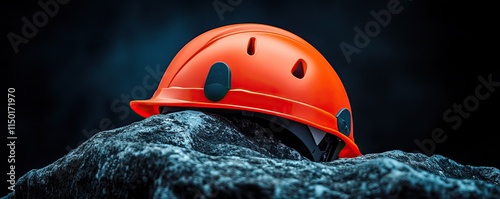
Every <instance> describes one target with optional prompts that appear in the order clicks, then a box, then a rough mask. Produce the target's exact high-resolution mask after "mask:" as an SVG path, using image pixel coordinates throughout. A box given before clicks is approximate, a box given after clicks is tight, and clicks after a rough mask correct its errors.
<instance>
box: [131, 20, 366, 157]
mask: <svg viewBox="0 0 500 199" xmlns="http://www.w3.org/2000/svg"><path fill="white" fill-rule="evenodd" d="M216 63H224V64H225V65H227V66H228V68H229V71H230V77H229V81H230V82H229V83H230V87H229V89H228V91H227V93H225V95H224V96H223V97H222V98H221V99H220V100H217V101H213V100H210V99H208V98H207V96H206V95H205V92H204V87H205V83H206V80H207V74H208V73H209V72H210V69H211V67H212V65H214V64H216ZM297 70H299V71H298V73H297ZM130 106H131V108H132V109H133V110H134V111H135V112H136V113H137V114H139V115H141V116H143V117H149V116H151V115H155V114H159V113H160V107H164V106H167V107H169V106H171V107H196V108H213V109H231V110H242V111H250V112H257V113H263V114H268V115H273V116H277V117H283V118H286V119H290V120H294V121H296V122H300V123H303V124H306V125H309V126H312V127H315V128H317V129H320V130H322V131H325V132H327V133H331V134H333V135H335V136H337V137H338V138H340V139H341V140H342V141H344V142H345V143H346V146H345V147H344V148H343V149H342V151H341V152H340V154H339V157H340V158H345V157H355V156H359V155H361V153H360V151H359V149H358V147H357V145H356V144H355V142H354V133H353V124H352V122H351V123H350V129H351V130H350V133H348V135H347V136H346V135H345V134H343V133H342V132H340V131H339V129H338V126H337V117H336V114H337V113H339V112H340V111H341V110H342V109H347V110H349V112H351V113H352V111H351V106H350V103H349V99H348V96H347V93H346V91H345V89H344V86H343V84H342V81H341V80H340V78H339V77H338V75H337V73H336V72H335V71H334V69H333V68H332V66H331V65H330V64H329V63H328V61H327V60H326V59H325V58H324V57H323V56H322V55H321V53H320V52H318V51H317V50H316V49H315V48H314V47H313V46H311V45H310V44H309V43H308V42H306V41H305V40H303V39H302V38H300V37H298V36H297V35H295V34H293V33H290V32H288V31H286V30H283V29H280V28H277V27H273V26H269V25H263V24H234V25H227V26H223V27H219V28H215V29H212V30H210V31H207V32H205V33H203V34H201V35H199V36H198V37H196V38H194V39H193V40H191V41H190V42H189V43H188V44H186V45H185V46H184V47H183V48H182V49H181V50H180V51H179V52H178V53H177V55H176V56H175V57H174V58H173V60H172V61H171V63H170V65H169V66H168V68H167V70H166V71H165V74H164V76H163V78H162V79H161V81H160V83H159V85H158V89H157V90H156V92H155V93H154V95H153V96H152V97H151V99H148V100H133V101H131V102H130ZM350 119H351V121H352V115H351V118H350Z"/></svg>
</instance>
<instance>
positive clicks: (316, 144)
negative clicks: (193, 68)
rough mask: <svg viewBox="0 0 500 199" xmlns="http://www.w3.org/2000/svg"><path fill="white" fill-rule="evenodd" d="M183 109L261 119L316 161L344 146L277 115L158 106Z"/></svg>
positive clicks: (332, 156) (332, 157)
mask: <svg viewBox="0 0 500 199" xmlns="http://www.w3.org/2000/svg"><path fill="white" fill-rule="evenodd" d="M184 110H196V111H202V112H211V113H218V114H238V115H241V116H243V117H247V118H249V119H252V118H253V119H261V121H266V122H260V124H261V125H262V126H263V127H264V128H268V129H270V130H271V131H272V132H273V133H274V134H275V135H277V137H279V138H280V140H281V141H282V142H283V143H284V144H285V145H288V146H289V147H292V148H294V149H295V150H297V151H298V152H299V153H300V154H301V155H303V156H305V157H307V158H308V159H310V160H312V161H316V162H329V161H332V160H336V159H338V156H339V153H340V151H341V150H342V149H343V148H344V146H345V142H343V141H342V140H340V139H339V138H337V137H336V136H334V135H332V134H330V133H326V132H324V131H321V130H319V129H316V128H314V127H311V126H308V125H305V124H302V123H299V122H295V121H293V120H288V119H285V118H281V117H277V116H271V115H267V114H262V113H255V112H248V111H238V110H220V109H209V108H192V107H190V108H185V107H160V112H161V113H162V114H166V113H172V112H178V111H184ZM284 129H286V131H288V132H291V133H292V134H293V135H295V137H292V136H289V134H288V133H287V132H286V131H285V130H284ZM297 140H299V141H297Z"/></svg>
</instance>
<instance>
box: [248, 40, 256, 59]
mask: <svg viewBox="0 0 500 199" xmlns="http://www.w3.org/2000/svg"><path fill="white" fill-rule="evenodd" d="M247 54H248V55H253V54H255V37H252V38H250V40H248V45H247Z"/></svg>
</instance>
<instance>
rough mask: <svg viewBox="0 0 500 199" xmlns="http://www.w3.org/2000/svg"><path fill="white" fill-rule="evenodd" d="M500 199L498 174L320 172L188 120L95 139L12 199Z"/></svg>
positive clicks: (388, 165)
mask: <svg viewBox="0 0 500 199" xmlns="http://www.w3.org/2000/svg"><path fill="white" fill-rule="evenodd" d="M74 197H77V198H109V197H113V198H373V197H380V198H402V197H404V198H500V170H499V169H497V168H493V167H475V166H467V165H461V164H458V163H456V162H454V161H453V160H450V159H448V158H446V157H443V156H440V155H434V156H432V157H428V156H425V155H423V154H414V153H406V152H402V151H388V152H385V153H379V154H366V155H364V156H361V157H358V158H351V159H340V160H335V161H333V162H328V163H315V162H311V161H309V160H307V159H304V158H302V157H301V156H300V155H299V154H298V153H297V152H295V151H294V150H293V149H290V148H288V147H287V146H284V145H283V144H280V143H279V141H276V140H275V139H274V138H273V136H272V135H270V134H268V133H266V131H265V130H263V128H262V127H260V126H258V125H257V124H255V123H252V122H250V121H247V120H241V119H240V120H238V119H234V118H233V119H228V118H223V117H220V116H216V115H208V114H204V113H201V112H194V111H184V112H177V113H171V114H168V115H157V116H153V117H150V118H147V119H144V120H142V121H139V122H136V123H132V124H130V125H128V126H124V127H121V128H117V129H114V130H109V131H104V132H100V133H98V134H96V135H95V136H93V137H92V138H91V139H89V140H87V141H86V142H85V143H83V144H82V145H80V146H79V147H78V148H76V149H74V150H73V151H71V152H70V153H68V154H67V155H66V156H64V157H62V158H60V159H59V160H57V161H55V162H54V163H52V164H50V165H48V166H46V167H44V168H41V169H35V170H31V171H30V172H28V173H26V174H25V175H24V176H22V177H21V178H20V179H19V180H18V182H17V186H16V191H15V192H13V193H11V194H9V195H7V196H4V198H74Z"/></svg>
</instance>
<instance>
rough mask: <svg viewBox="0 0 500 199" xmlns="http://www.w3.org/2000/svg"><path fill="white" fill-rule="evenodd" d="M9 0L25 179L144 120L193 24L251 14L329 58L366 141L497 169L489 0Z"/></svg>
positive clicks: (8, 32) (11, 75) (193, 32)
mask: <svg viewBox="0 0 500 199" xmlns="http://www.w3.org/2000/svg"><path fill="white" fill-rule="evenodd" d="M41 2H49V3H50V2H52V3H54V2H57V1H54V0H42V1H41ZM397 2H399V3H400V4H399V5H397ZM9 3H10V4H4V5H2V15H3V16H2V21H3V23H2V24H3V26H2V28H4V29H3V32H2V34H3V35H4V39H2V44H1V46H2V62H1V63H2V68H3V69H4V76H3V77H4V79H6V80H5V81H8V83H7V87H14V88H15V89H16V92H15V94H16V105H15V108H16V135H17V140H16V149H15V153H16V154H15V155H16V164H15V166H16V176H17V177H20V176H21V175H23V174H24V173H26V172H27V171H29V170H31V169H38V168H41V167H44V166H46V165H48V164H50V163H51V162H53V161H55V160H57V159H58V158H60V157H62V156H64V155H65V154H66V153H67V152H68V149H71V148H75V147H76V146H78V144H79V143H81V142H82V141H84V140H86V139H87V138H88V136H89V135H92V134H93V133H95V132H97V129H109V128H112V127H120V126H123V125H127V124H130V123H131V122H134V121H138V120H140V119H141V118H140V117H139V116H137V115H136V114H135V113H133V112H132V111H131V110H130V109H129V107H128V101H129V100H130V99H139V98H140V99H146V98H149V97H150V96H151V95H152V93H153V92H154V89H155V88H151V87H150V86H149V84H148V85H145V84H143V79H144V78H145V77H148V76H149V78H150V80H148V81H150V82H154V81H155V80H156V78H158V77H159V74H161V73H162V72H163V71H164V70H165V68H166V67H167V66H168V64H169V62H170V60H171V59H172V58H173V56H175V53H176V52H177V51H178V50H179V49H180V48H181V47H182V46H183V45H184V44H185V43H187V42H188V41H189V40H191V39H192V38H194V37H195V36H197V35H199V34H201V33H203V32H205V31H207V30H209V29H212V28H215V27H218V26H222V25H226V24H232V23H242V22H256V23H264V24H270V25H274V26H278V27H281V28H284V29H287V30H289V31H291V32H293V33H295V34H297V35H299V36H300V37H302V38H304V39H305V40H307V41H308V42H310V43H311V44H312V45H313V46H315V47H316V48H317V49H318V50H319V51H320V52H321V53H322V54H323V55H324V56H325V57H326V59H328V60H329V62H330V63H331V64H332V66H333V67H334V69H335V70H336V71H337V73H338V74H339V76H340V77H341V79H342V80H343V82H344V84H345V87H346V89H347V92H348V94H349V97H350V100H351V105H352V109H353V117H354V131H355V136H356V137H355V138H356V141H357V142H358V144H359V146H360V149H361V150H362V152H363V153H365V154H366V153H377V152H383V151H387V150H394V149H398V150H403V151H415V150H422V148H421V147H419V145H418V144H416V141H417V143H423V144H422V145H423V146H424V147H426V148H427V149H426V150H427V153H428V154H440V155H444V156H446V157H449V158H451V159H453V160H455V161H457V162H459V163H463V164H470V165H478V166H495V167H497V168H498V167H500V162H499V160H498V154H497V152H498V149H499V148H498V147H497V146H498V139H494V137H495V135H494V134H498V133H500V128H499V127H498V123H499V116H498V113H499V111H500V108H499V103H498V102H499V100H500V97H499V95H500V91H498V90H500V87H496V88H495V87H492V88H490V90H488V89H487V88H482V89H481V90H479V95H478V94H476V88H477V86H479V85H482V84H481V81H480V80H479V79H478V77H483V78H484V79H485V80H486V81H487V80H488V75H491V78H492V79H493V81H497V82H500V72H499V70H498V64H497V63H496V62H495V61H496V60H495V54H494V53H496V51H498V50H497V49H498V47H497V46H495V45H493V42H495V41H494V40H495V38H496V36H495V34H493V28H494V26H495V23H492V22H490V21H491V20H490V19H492V18H489V16H488V12H486V9H485V8H487V7H489V6H488V5H484V4H472V3H469V4H464V3H457V2H455V3H446V2H435V1H434V2H431V1H420V0H414V1H409V0H401V1H392V0H380V1H376V2H375V1H371V2H369V3H366V2H361V1H326V0H325V1H318V2H316V3H311V2H307V1H296V2H295V1H273V2H268V1H249V0H240V1H238V0H216V1H208V0H207V1H172V2H166V1H165V2H160V1H145V2H141V3H139V2H137V1H130V0H124V1H118V0H115V1H112V0H111V1H105V2H100V1H92V2H85V1H69V2H67V1H66V2H65V1H62V0H61V1H59V2H58V4H57V5H58V6H57V7H58V8H57V9H55V8H56V7H55V6H54V5H52V4H51V5H49V4H46V5H49V6H48V8H49V9H50V10H49V11H48V12H49V13H47V11H45V14H44V13H40V12H39V11H42V10H43V8H42V7H46V6H42V7H41V6H40V5H39V4H38V3H37V2H36V1H22V2H13V1H9ZM63 3H66V4H64V5H63ZM214 4H216V6H214ZM388 4H389V7H391V8H392V7H395V8H394V9H392V11H393V14H391V19H390V22H388V23H387V24H383V25H384V26H381V25H380V24H378V25H377V26H378V27H379V29H376V28H374V27H372V29H370V31H372V33H371V36H372V37H370V36H369V39H370V42H369V43H367V41H362V40H359V42H361V43H358V46H356V44H355V43H354V39H355V38H357V37H356V34H358V33H356V31H355V30H354V29H355V27H359V28H360V29H361V30H362V31H364V32H365V26H366V25H367V24H369V25H374V23H376V22H375V21H376V19H375V18H374V16H373V15H372V14H371V11H374V12H375V13H386V12H385V11H382V10H387V9H388ZM216 7H217V8H216ZM217 9H220V10H219V11H217ZM224 9H225V10H224ZM51 11H52V12H51ZM34 15H35V16H36V20H37V21H36V24H33V26H34V27H37V28H36V29H37V31H36V32H33V30H29V28H28V29H26V30H25V31H24V32H23V26H28V25H25V24H26V23H35V22H33V16H34ZM44 16H46V18H44ZM23 17H26V19H27V21H28V22H26V20H24V21H23ZM44 20H45V21H44ZM382 20H387V18H383V17H382ZM372 21H374V22H372ZM37 25H38V26H37ZM14 34H15V35H18V36H14ZM21 37H22V38H24V39H26V40H24V41H23V39H22V38H21ZM9 38H11V39H13V41H14V43H15V44H14V45H13V44H12V43H11V42H10V40H9ZM16 42H17V44H16ZM21 42H27V43H21ZM342 42H345V43H347V44H349V45H352V46H354V47H357V49H358V50H359V51H358V53H353V54H352V55H350V59H351V60H350V62H348V61H347V60H346V57H345V56H344V55H343V52H342V50H341V47H340V44H341V43H342ZM13 46H17V47H18V52H17V53H16V52H15V50H14V47H13ZM351 50H352V49H351ZM151 79H152V80H151ZM5 81H4V82H5ZM4 92H6V91H4ZM487 93H490V94H487ZM483 95H489V96H488V97H487V99H484V98H486V97H484V96H483ZM481 96H483V97H481ZM478 97H479V98H483V99H484V100H481V99H478ZM475 100H477V101H475ZM464 101H465V103H466V105H464V106H467V108H469V109H465V108H463V109H464V110H466V111H465V112H464V113H462V115H460V113H454V112H451V113H450V114H449V115H448V116H449V120H450V121H445V120H444V119H443V114H446V113H448V111H447V110H449V109H451V110H452V111H453V110H454V106H457V105H460V104H464ZM476 102H477V103H476ZM454 104H456V105H454ZM458 120H460V121H461V122H460V123H458V122H457V121H458ZM452 127H454V128H455V129H453V128H452ZM436 129H438V130H436ZM439 129H442V130H443V131H442V132H444V133H443V134H441V135H438V136H436V135H435V136H434V139H435V140H437V141H438V142H440V143H438V142H436V141H432V144H431V142H430V141H431V139H432V138H433V134H432V132H433V131H434V132H439ZM4 137H7V135H6V134H4ZM3 139H4V140H5V143H8V141H7V140H6V138H3ZM441 141H442V142H441ZM2 145H3V146H4V149H8V147H6V146H5V144H2ZM432 147H433V148H432ZM424 151H425V150H424ZM4 154H5V158H2V159H4V162H5V163H7V159H8V157H7V156H8V155H7V153H4ZM5 163H4V164H3V165H5V166H3V167H2V173H6V172H9V169H8V166H9V165H10V164H5ZM2 176H4V177H2V178H1V179H7V177H8V176H7V175H3V174H2ZM2 182H4V183H5V180H2ZM2 190H5V191H6V188H2Z"/></svg>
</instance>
